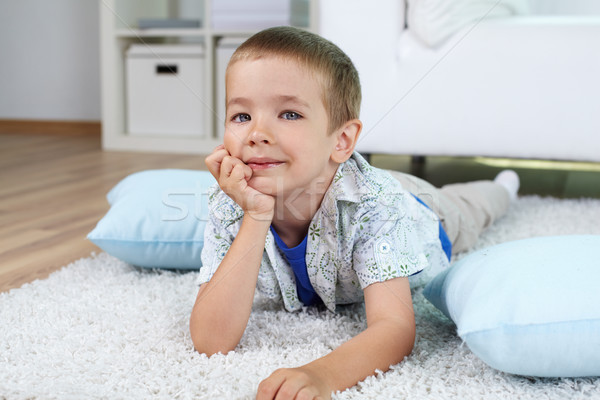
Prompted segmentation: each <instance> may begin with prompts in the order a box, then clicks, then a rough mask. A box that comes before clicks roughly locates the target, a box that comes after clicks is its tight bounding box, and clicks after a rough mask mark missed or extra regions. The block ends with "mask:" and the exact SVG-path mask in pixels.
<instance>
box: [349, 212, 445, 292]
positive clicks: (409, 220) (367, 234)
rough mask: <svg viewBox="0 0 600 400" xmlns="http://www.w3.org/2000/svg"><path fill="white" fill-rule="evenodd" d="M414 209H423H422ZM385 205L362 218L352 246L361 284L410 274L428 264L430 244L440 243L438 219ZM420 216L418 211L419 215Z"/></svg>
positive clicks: (356, 270)
mask: <svg viewBox="0 0 600 400" xmlns="http://www.w3.org/2000/svg"><path fill="white" fill-rule="evenodd" d="M411 211H421V210H419V209H416V210H411ZM411 215H414V214H413V213H412V212H404V211H403V210H402V209H400V208H393V207H386V208H379V209H377V210H373V211H371V212H369V213H368V214H367V215H364V216H363V217H362V220H363V221H364V223H363V225H362V226H359V227H358V231H357V240H356V241H355V243H354V249H353V267H354V270H355V272H356V275H357V277H358V280H359V283H360V285H361V287H362V288H363V289H364V288H365V287H367V286H369V285H371V284H373V283H376V282H384V281H387V280H390V279H394V278H400V277H409V276H411V275H414V274H416V273H418V272H420V271H422V270H423V269H425V268H426V267H427V266H428V265H429V260H428V255H429V251H428V248H429V246H431V245H432V244H433V245H438V246H439V244H437V243H436V241H437V242H439V239H438V238H437V235H438V230H437V229H438V228H437V225H438V222H437V220H436V219H435V217H434V216H425V217H424V218H422V217H423V215H419V218H417V219H415V218H414V217H412V216H411ZM417 215H418V214H417Z"/></svg>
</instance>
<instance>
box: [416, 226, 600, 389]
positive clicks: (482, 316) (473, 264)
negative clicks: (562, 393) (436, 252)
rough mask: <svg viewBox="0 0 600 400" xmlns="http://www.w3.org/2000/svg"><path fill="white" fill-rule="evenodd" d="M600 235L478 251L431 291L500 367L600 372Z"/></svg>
mask: <svg viewBox="0 0 600 400" xmlns="http://www.w3.org/2000/svg"><path fill="white" fill-rule="evenodd" d="M599 250H600V236H593V235H583V236H582V235H572V236H553V237H539V238H531V239H525V240H519V241H514V242H509V243H503V244H500V245H497V246H493V247H490V248H487V249H484V250H480V251H477V252H475V253H473V254H471V255H469V256H467V257H465V258H463V259H462V260H460V261H458V262H457V263H456V264H454V265H453V266H452V267H451V268H449V269H448V270H446V271H444V272H442V273H441V274H440V275H438V276H436V277H435V278H434V279H433V280H432V281H431V282H430V283H429V284H428V285H427V286H426V287H425V289H424V295H425V297H426V298H427V299H428V300H429V301H431V303H433V304H434V305H435V306H436V307H437V308H438V309H440V310H441V311H442V312H443V313H444V314H446V316H448V317H449V318H450V319H452V320H453V321H454V323H455V324H456V326H457V331H458V335H459V336H460V337H461V338H462V339H463V340H464V341H465V343H466V344H467V345H468V346H469V348H470V349H471V350H472V351H473V353H475V354H476V355H477V356H478V357H479V358H481V359H482V360H483V361H484V362H485V363H487V364H488V365H490V366H491V367H493V368H496V369H498V370H501V371H504V372H508V373H513V374H519V375H529V376H540V377H581V376H598V375H600V290H599V289H600V258H599V256H598V254H599Z"/></svg>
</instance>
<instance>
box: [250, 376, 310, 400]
mask: <svg viewBox="0 0 600 400" xmlns="http://www.w3.org/2000/svg"><path fill="white" fill-rule="evenodd" d="M256 399H257V400H314V399H322V397H321V396H320V394H319V390H318V389H317V387H316V386H315V385H314V384H313V382H311V379H310V377H309V376H307V375H305V374H303V373H301V372H300V373H299V371H298V370H294V369H280V370H277V371H275V372H274V373H273V374H271V376H269V377H268V378H267V379H265V380H264V381H262V382H261V383H260V385H259V386H258V391H257V394H256Z"/></svg>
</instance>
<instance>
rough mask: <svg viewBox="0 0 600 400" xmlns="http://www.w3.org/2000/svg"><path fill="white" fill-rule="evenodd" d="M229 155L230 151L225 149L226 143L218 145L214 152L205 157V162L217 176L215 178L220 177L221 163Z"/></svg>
mask: <svg viewBox="0 0 600 400" xmlns="http://www.w3.org/2000/svg"><path fill="white" fill-rule="evenodd" d="M228 155H229V152H228V151H227V150H226V149H225V145H219V146H217V147H216V148H215V149H214V150H213V152H212V153H211V154H210V155H209V156H208V157H206V158H205V159H204V163H205V164H206V166H207V167H208V170H209V171H210V173H211V174H212V175H213V176H214V177H215V179H219V175H220V170H221V163H222V161H223V158H225V157H226V156H228Z"/></svg>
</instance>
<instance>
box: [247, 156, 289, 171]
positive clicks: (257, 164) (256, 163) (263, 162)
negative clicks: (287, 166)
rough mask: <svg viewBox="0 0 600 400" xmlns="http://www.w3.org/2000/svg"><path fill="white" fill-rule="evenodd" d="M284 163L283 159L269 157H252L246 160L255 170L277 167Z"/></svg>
mask: <svg viewBox="0 0 600 400" xmlns="http://www.w3.org/2000/svg"><path fill="white" fill-rule="evenodd" d="M281 164H283V162H282V161H278V160H273V159H268V158H252V159H250V160H248V161H247V162H246V165H247V166H249V167H250V168H252V170H253V171H257V170H264V169H270V168H275V167H278V166H280V165H281Z"/></svg>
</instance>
